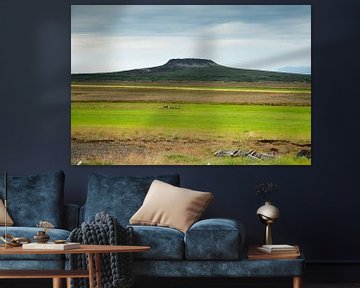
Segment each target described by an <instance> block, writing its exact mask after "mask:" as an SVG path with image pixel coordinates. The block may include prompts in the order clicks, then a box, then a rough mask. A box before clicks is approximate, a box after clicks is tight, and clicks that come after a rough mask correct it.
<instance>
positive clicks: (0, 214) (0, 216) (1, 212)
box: [0, 199, 14, 226]
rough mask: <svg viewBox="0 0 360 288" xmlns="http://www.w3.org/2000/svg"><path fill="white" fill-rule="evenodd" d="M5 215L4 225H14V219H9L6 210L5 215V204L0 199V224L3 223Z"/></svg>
mask: <svg viewBox="0 0 360 288" xmlns="http://www.w3.org/2000/svg"><path fill="white" fill-rule="evenodd" d="M5 217H6V225H8V226H12V225H14V221H13V220H12V219H11V217H10V215H9V213H7V212H6V215H5V205H4V202H3V201H2V200H1V199H0V226H4V225H5Z"/></svg>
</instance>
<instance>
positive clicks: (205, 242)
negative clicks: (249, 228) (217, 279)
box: [185, 218, 245, 260]
mask: <svg viewBox="0 0 360 288" xmlns="http://www.w3.org/2000/svg"><path fill="white" fill-rule="evenodd" d="M244 242H245V228H244V225H242V224H241V223H240V222H239V221H237V220H233V219H224V218H214V219H205V220H201V221H199V222H196V223H195V224H194V225H193V226H191V227H190V229H189V230H188V231H187V232H186V234H185V258H186V259H188V260H235V259H238V258H239V257H240V255H242V250H243V246H244Z"/></svg>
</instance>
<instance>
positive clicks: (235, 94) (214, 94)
mask: <svg viewBox="0 0 360 288" xmlns="http://www.w3.org/2000/svg"><path fill="white" fill-rule="evenodd" d="M107 84H109V83H107ZM121 84H122V85H126V84H131V85H140V83H133V82H131V83H126V82H124V83H121ZM142 84H144V83H142ZM206 84H207V85H208V86H218V85H222V86H223V87H256V88H260V87H272V88H310V84H304V83H286V84H285V83H282V84H280V83H271V85H270V84H266V83H255V84H254V83H226V84H224V83H220V84H219V83H201V85H200V84H199V83H186V84H183V83H172V85H177V86H199V87H200V86H206ZM144 85H146V86H154V88H146V89H142V88H120V87H111V88H104V87H76V86H75V87H72V89H71V101H113V102H123V101H126V102H174V103H175V102H177V103H236V104H268V105H302V106H304V105H306V106H310V105H311V93H276V92H271V93H270V92H266V93H262V92H245V91H211V90H208V91H206V90H205V91H204V90H199V91H187V90H179V89H174V90H171V89H170V90H163V89H158V88H156V86H159V85H163V86H171V85H170V84H169V83H166V84H164V83H156V84H152V83H146V84H144ZM267 85H268V86H267Z"/></svg>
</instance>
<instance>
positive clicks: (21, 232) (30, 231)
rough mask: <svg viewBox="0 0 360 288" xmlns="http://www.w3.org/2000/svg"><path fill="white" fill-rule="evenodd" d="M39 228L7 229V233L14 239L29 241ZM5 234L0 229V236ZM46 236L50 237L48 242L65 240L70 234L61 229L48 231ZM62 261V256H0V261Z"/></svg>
mask: <svg viewBox="0 0 360 288" xmlns="http://www.w3.org/2000/svg"><path fill="white" fill-rule="evenodd" d="M40 230H42V229H41V228H36V227H8V228H7V233H8V234H11V235H12V236H14V237H25V238H28V239H30V240H32V239H33V236H34V235H36V233H37V232H38V231H40ZM4 234H5V227H0V235H4ZM47 234H48V235H49V236H50V240H49V241H54V240H65V239H67V238H68V237H69V234H70V232H69V231H67V230H63V229H49V230H48V231H47ZM40 259H41V260H62V259H64V256H63V255H31V254H30V255H26V254H24V255H0V260H40Z"/></svg>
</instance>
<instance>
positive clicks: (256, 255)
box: [247, 245, 304, 288]
mask: <svg viewBox="0 0 360 288" xmlns="http://www.w3.org/2000/svg"><path fill="white" fill-rule="evenodd" d="M257 247H258V246H254V245H253V246H250V247H249V249H248V253H247V259H248V260H252V261H283V262H285V263H284V266H288V267H289V268H291V266H292V265H298V263H297V262H298V261H303V260H304V259H303V256H302V255H301V253H300V249H299V253H296V254H291V253H288V254H287V253H278V254H267V253H263V252H260V251H258V250H257ZM290 270H291V269H290ZM284 276H288V275H284ZM289 277H292V283H293V285H292V287H293V288H301V286H302V271H301V272H296V273H295V274H294V275H291V276H289Z"/></svg>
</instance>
